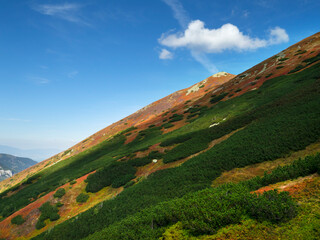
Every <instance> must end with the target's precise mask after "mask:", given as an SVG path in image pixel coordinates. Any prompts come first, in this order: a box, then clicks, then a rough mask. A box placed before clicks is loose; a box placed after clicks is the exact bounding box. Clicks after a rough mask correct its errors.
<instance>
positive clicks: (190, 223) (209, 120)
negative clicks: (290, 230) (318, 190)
mask: <svg viewBox="0 0 320 240" xmlns="http://www.w3.org/2000/svg"><path fill="white" fill-rule="evenodd" d="M304 57H305V56H304ZM319 60H320V54H319V53H318V52H316V53H315V54H314V53H313V54H312V57H309V58H304V60H301V62H300V63H299V62H296V65H292V64H288V65H286V67H284V68H279V69H278V70H275V72H274V75H273V76H277V77H272V75H270V74H268V77H267V78H268V80H267V81H264V83H263V85H262V86H259V88H252V86H254V85H255V84H256V82H249V83H246V84H249V85H250V86H251V88H250V90H247V91H243V89H244V88H240V87H239V86H238V85H232V88H233V90H232V92H231V90H230V87H222V88H221V90H220V91H218V92H214V93H209V92H208V93H207V94H205V95H204V96H203V98H201V99H199V100H197V102H192V103H190V102H188V101H187V102H185V103H184V104H183V106H182V107H180V108H179V109H173V110H170V111H168V112H165V113H163V114H162V116H161V118H159V119H157V121H155V122H154V124H150V125H148V126H146V127H145V128H143V129H141V128H136V127H130V128H127V129H126V130H124V131H122V132H119V133H117V134H116V135H114V136H112V137H110V138H108V139H107V140H105V141H103V142H101V143H100V144H97V145H96V146H94V147H92V148H90V149H88V150H85V151H83V152H81V153H79V154H77V155H75V156H72V157H70V158H68V159H67V160H64V161H58V162H56V163H55V164H54V165H52V166H50V167H48V168H44V169H43V170H42V171H40V172H38V173H37V174H35V175H33V176H32V177H30V178H28V179H25V180H24V181H23V182H22V183H19V184H18V185H16V186H15V187H13V188H11V189H8V190H7V191H5V192H3V193H1V195H0V197H1V200H0V215H1V217H2V220H3V221H2V224H1V225H2V226H3V227H1V226H0V230H1V232H0V236H1V237H8V238H11V239H13V238H16V237H18V236H21V237H27V238H32V237H33V239H46V240H47V239H52V240H53V239H61V240H62V239H66V240H69V239H84V238H88V239H157V238H163V239H177V238H175V237H174V236H175V235H177V234H178V235H179V234H180V235H179V236H180V237H179V239H180V238H181V239H183V238H182V237H185V239H193V238H202V237H204V238H206V237H214V234H220V233H221V231H224V229H227V228H228V227H231V228H232V227H234V229H236V228H237V226H239V224H240V225H241V224H242V225H245V226H250V227H252V225H250V224H252V222H254V223H257V225H259V224H260V223H261V222H263V221H266V222H268V223H267V224H273V225H272V226H275V228H277V226H280V225H281V224H284V225H283V226H288V225H285V224H286V223H287V222H288V221H295V220H294V219H296V218H297V217H299V216H301V215H299V214H300V213H301V211H303V210H301V208H300V207H299V205H297V202H296V200H294V199H293V198H292V197H290V196H289V195H288V194H287V193H282V192H276V191H272V192H267V193H262V194H258V195H255V194H252V191H256V190H258V189H259V188H261V187H266V186H268V185H270V184H275V183H278V182H281V181H286V180H290V179H295V178H297V177H301V176H308V175H311V174H314V173H317V172H318V173H319V166H320V165H319V159H320V158H319V155H315V156H310V157H307V158H304V159H303V160H298V159H295V158H294V159H292V160H291V161H290V162H286V164H287V165H286V166H283V165H281V163H284V162H280V163H279V164H278V165H277V166H280V167H276V165H275V163H274V162H271V161H278V162H279V161H280V160H279V158H282V157H285V156H287V155H288V154H291V153H296V155H295V154H293V155H294V156H297V158H298V157H300V156H301V155H299V154H298V153H301V152H302V150H303V151H306V150H304V149H306V148H308V147H310V146H313V145H314V144H317V143H319V141H320V97H319V96H320V63H319ZM284 61H285V60H283V61H281V64H283V62H284ZM288 61H290V59H288ZM298 63H299V65H300V67H298V66H299V65H297V64H298ZM260 65H261V64H260ZM284 69H286V72H287V73H286V74H282V72H281V74H279V72H278V71H284ZM263 74H264V73H263ZM269 75H270V76H269ZM246 76H247V75H246V74H244V75H243V77H242V76H240V77H237V78H235V79H234V81H239V82H237V83H235V82H232V84H242V83H241V80H239V79H243V78H245V77H246ZM237 86H238V87H237ZM234 89H235V90H234ZM239 89H240V90H239ZM240 92H241V94H240ZM234 94H236V97H233V96H234ZM170 129H175V130H173V131H171V130H170ZM314 152H316V151H314ZM65 154H66V155H67V154H68V152H66V153H65ZM303 156H305V155H303ZM153 160H155V161H153ZM266 162H269V163H271V164H272V165H273V166H274V167H272V168H270V169H272V172H270V171H269V173H266V174H264V175H263V176H261V177H257V178H253V179H250V177H248V178H245V179H241V180H239V181H236V182H237V183H236V184H224V182H225V180H221V179H222V176H223V174H226V173H227V172H228V171H231V170H234V169H236V168H250V167H252V166H253V165H254V164H260V163H261V164H262V163H264V164H265V163H266ZM260 166H262V165H260ZM270 169H268V170H270ZM255 175H259V174H254V175H253V176H251V177H254V176H255ZM260 175H261V174H260ZM248 179H249V180H248ZM214 180H216V182H219V180H220V182H219V184H216V185H214V186H215V187H214V188H213V187H212V183H213V182H214V183H215V181H214ZM243 180H245V181H243ZM103 200H105V201H103ZM308 216H309V215H308ZM310 216H311V215H310ZM34 219H36V221H35V220H34ZM258 223H259V224H258ZM279 224H280V225H279ZM53 226H54V228H53ZM259 226H260V225H259ZM268 226H269V225H268ZM261 228H263V226H262V225H261ZM244 231H245V230H244ZM92 234H93V235H92ZM230 236H231V235H230ZM208 239H210V238H208Z"/></svg>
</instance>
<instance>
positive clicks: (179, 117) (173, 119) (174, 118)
mask: <svg viewBox="0 0 320 240" xmlns="http://www.w3.org/2000/svg"><path fill="white" fill-rule="evenodd" d="M169 119H170V120H169V123H172V122H179V121H181V120H182V119H183V115H179V114H176V113H175V114H173V115H172V116H171V117H169Z"/></svg>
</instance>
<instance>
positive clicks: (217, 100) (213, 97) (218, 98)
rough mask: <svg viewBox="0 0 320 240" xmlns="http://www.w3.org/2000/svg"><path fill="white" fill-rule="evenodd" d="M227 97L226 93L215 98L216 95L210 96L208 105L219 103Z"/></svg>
mask: <svg viewBox="0 0 320 240" xmlns="http://www.w3.org/2000/svg"><path fill="white" fill-rule="evenodd" d="M227 95H228V93H221V94H220V95H218V96H216V95H212V96H211V99H210V103H211V104H214V103H217V102H219V101H220V100H222V99H224V98H225V97H226V96H227Z"/></svg>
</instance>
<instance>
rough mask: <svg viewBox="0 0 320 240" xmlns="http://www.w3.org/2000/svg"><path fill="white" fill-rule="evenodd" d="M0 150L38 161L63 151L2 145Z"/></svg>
mask: <svg viewBox="0 0 320 240" xmlns="http://www.w3.org/2000/svg"><path fill="white" fill-rule="evenodd" d="M0 152H3V153H7V154H11V155H14V156H25V157H28V158H31V159H34V160H36V161H38V162H39V161H43V160H45V159H47V158H49V157H51V156H52V155H54V154H56V153H59V152H61V150H59V149H54V148H52V149H51V148H48V149H43V148H41V149H19V148H15V147H10V146H5V145H0Z"/></svg>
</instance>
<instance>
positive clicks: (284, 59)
mask: <svg viewBox="0 0 320 240" xmlns="http://www.w3.org/2000/svg"><path fill="white" fill-rule="evenodd" d="M288 59H289V58H280V59H279V62H283V61H286V60H288Z"/></svg>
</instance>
